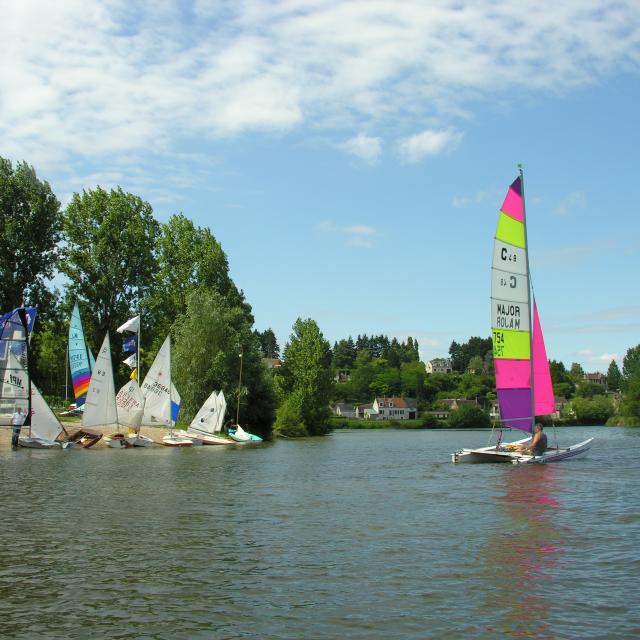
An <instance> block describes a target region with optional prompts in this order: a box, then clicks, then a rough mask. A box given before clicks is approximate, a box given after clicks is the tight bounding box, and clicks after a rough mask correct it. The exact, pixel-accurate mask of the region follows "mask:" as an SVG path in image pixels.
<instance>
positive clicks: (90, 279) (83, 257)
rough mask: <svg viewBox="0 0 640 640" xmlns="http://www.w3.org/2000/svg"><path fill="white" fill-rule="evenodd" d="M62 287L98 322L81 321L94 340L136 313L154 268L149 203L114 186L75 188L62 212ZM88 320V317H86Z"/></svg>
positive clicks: (153, 232)
mask: <svg viewBox="0 0 640 640" xmlns="http://www.w3.org/2000/svg"><path fill="white" fill-rule="evenodd" d="M63 225H64V235H65V240H66V246H65V248H64V258H65V259H64V261H63V262H62V263H61V265H60V270H61V271H62V272H63V273H64V274H65V275H66V276H67V277H68V278H69V284H68V285H67V290H68V292H69V293H70V294H73V295H74V296H75V297H77V298H79V299H80V300H84V301H85V302H86V303H87V304H88V306H89V307H90V308H91V309H92V310H93V313H94V316H95V317H96V318H97V321H98V325H97V326H96V325H94V326H93V327H91V325H90V323H89V322H86V324H85V333H91V330H92V329H93V338H94V341H95V342H96V343H97V344H100V342H101V340H102V334H103V333H104V330H105V329H115V328H116V327H117V326H119V325H120V324H121V323H122V322H124V321H125V320H127V319H128V318H129V317H131V316H132V315H136V314H138V313H139V310H140V306H141V302H142V301H143V300H144V299H145V297H146V296H148V294H149V292H150V290H151V287H152V285H153V282H154V275H155V272H156V261H155V254H154V248H155V241H156V236H157V233H158V223H157V222H156V221H155V219H154V218H153V211H152V209H151V205H150V204H149V203H148V202H145V201H144V200H142V199H141V198H139V197H138V196H134V195H132V194H130V193H126V192H125V191H123V190H122V189H120V188H119V187H118V189H115V190H111V191H105V190H104V189H102V188H101V187H97V188H96V189H94V190H92V191H83V192H82V194H77V193H75V194H74V195H73V197H72V199H71V202H70V203H69V205H68V207H67V209H66V211H65V213H64V216H63ZM87 320H88V319H87Z"/></svg>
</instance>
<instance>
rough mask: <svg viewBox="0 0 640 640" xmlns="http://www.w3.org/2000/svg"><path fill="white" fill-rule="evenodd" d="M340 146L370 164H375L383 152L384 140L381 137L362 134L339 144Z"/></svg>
mask: <svg viewBox="0 0 640 640" xmlns="http://www.w3.org/2000/svg"><path fill="white" fill-rule="evenodd" d="M339 148H340V149H342V150H343V151H346V152H347V153H351V154H353V155H354V156H357V157H358V158H360V159H361V160H364V161H365V162H368V163H369V164H374V163H375V162H376V161H377V160H378V158H379V157H380V154H381V153H382V142H381V140H380V138H375V137H372V136H366V135H364V134H360V135H357V136H356V137H355V138H351V139H350V140H347V141H346V142H344V143H343V144H341V145H339Z"/></svg>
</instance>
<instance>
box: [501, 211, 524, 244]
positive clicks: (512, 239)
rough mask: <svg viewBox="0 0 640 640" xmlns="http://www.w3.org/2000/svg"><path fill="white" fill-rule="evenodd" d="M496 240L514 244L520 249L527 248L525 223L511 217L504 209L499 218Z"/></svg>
mask: <svg viewBox="0 0 640 640" xmlns="http://www.w3.org/2000/svg"><path fill="white" fill-rule="evenodd" d="M496 240H501V241H502V242H506V243H507V244H512V245H513V246H515V247H519V248H520V249H524V248H525V241H524V224H523V223H522V222H519V221H518V220H514V219H513V218H510V217H509V216H508V215H507V214H506V213H504V212H503V211H501V212H500V217H499V218H498V228H497V229H496Z"/></svg>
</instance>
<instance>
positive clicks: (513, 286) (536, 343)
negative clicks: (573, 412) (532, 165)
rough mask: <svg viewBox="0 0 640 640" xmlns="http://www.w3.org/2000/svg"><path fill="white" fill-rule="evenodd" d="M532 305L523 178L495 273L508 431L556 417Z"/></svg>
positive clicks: (501, 392)
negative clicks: (544, 417) (538, 418)
mask: <svg viewBox="0 0 640 640" xmlns="http://www.w3.org/2000/svg"><path fill="white" fill-rule="evenodd" d="M530 301H531V296H530V288H529V272H528V261H527V246H526V230H525V209H524V199H523V196H522V178H521V177H518V178H516V179H515V180H514V182H513V183H512V184H511V186H510V187H509V190H508V192H507V196H506V198H505V200H504V203H503V204H502V207H501V209H500V214H499V217H498V227H497V229H496V235H495V241H494V248H493V265H492V269H491V309H492V313H491V329H492V336H493V357H494V362H495V371H496V391H497V394H498V403H499V405H500V418H501V420H502V423H503V424H504V425H505V426H508V427H512V428H515V429H521V430H523V431H529V432H530V431H532V429H533V422H534V416H536V415H544V414H548V413H553V412H554V411H555V405H554V399H553V389H552V386H551V375H550V372H549V363H548V361H547V354H546V350H545V347H544V339H543V337H542V329H541V327H540V320H539V318H538V310H537V307H536V306H535V302H534V314H533V327H532V326H531V308H530ZM532 330H533V336H532V334H531V332H532ZM532 351H533V353H532ZM532 358H533V362H532ZM532 372H533V378H534V379H533V383H534V388H533V393H532V379H531V374H532Z"/></svg>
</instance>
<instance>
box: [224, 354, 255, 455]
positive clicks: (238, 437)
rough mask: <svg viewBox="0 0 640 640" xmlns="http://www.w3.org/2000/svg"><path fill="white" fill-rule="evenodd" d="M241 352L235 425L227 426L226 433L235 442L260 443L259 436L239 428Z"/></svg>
mask: <svg viewBox="0 0 640 640" xmlns="http://www.w3.org/2000/svg"><path fill="white" fill-rule="evenodd" d="M242 356H243V354H242V352H241V353H240V374H239V376H238V400H237V402H236V423H235V424H231V425H229V427H228V428H227V433H228V434H229V437H230V438H232V439H233V440H235V441H236V442H262V438H261V437H260V436H257V435H255V433H249V432H248V431H245V430H244V429H243V428H242V427H241V426H240V397H241V396H242Z"/></svg>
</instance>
